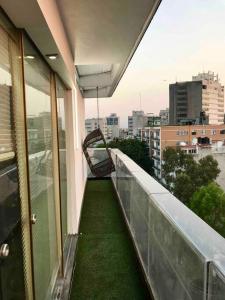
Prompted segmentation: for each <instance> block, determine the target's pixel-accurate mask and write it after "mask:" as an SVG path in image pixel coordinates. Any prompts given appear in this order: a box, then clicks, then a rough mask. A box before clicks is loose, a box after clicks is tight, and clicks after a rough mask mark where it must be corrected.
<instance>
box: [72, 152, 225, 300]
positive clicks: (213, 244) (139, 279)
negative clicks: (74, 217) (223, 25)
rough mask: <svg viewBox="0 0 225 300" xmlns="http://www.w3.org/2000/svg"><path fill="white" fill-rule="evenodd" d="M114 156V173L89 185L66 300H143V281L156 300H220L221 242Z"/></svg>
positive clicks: (224, 275)
mask: <svg viewBox="0 0 225 300" xmlns="http://www.w3.org/2000/svg"><path fill="white" fill-rule="evenodd" d="M102 152H103V151H102ZM111 153H112V158H113V161H114V163H115V167H116V172H114V173H113V174H112V176H111V178H109V180H108V181H102V180H100V181H88V183H87V187H86V193H85V200H84V206H83V212H82V217H81V224H80V234H79V238H78V250H77V255H76V264H75V272H74V280H73V284H72V293H71V299H75V298H76V299H96V297H97V298H98V297H100V299H107V297H108V298H111V297H112V298H113V299H122V298H123V297H124V295H127V296H128V297H127V298H126V297H125V298H126V299H148V297H150V294H148V289H147V287H146V285H145V284H144V281H143V278H145V279H146V280H147V285H148V287H149V288H150V290H151V292H152V295H153V297H154V298H153V299H196V300H199V299H223V298H224V295H225V240H224V238H223V237H222V236H220V235H219V234H218V233H217V232H215V231H214V230H213V229H212V228H211V227H210V226H208V225H207V224H206V223H205V222H203V221H202V220H201V219H200V218H199V217H198V216H197V215H195V214H194V213H193V212H192V211H191V210H189V209H188V208H187V207H186V206H185V205H184V204H182V203H181V202H180V201H179V200H178V199H176V198H175V197H174V196H173V195H172V194H171V193H170V192H169V191H168V190H166V189H165V188H164V187H163V186H162V185H160V184H159V183H158V182H157V181H155V180H154V179H153V178H152V177H151V176H150V175H148V174H147V173H146V172H145V171H144V170H143V169H142V168H140V167H139V166H138V165H137V164H136V163H134V162H133V161H132V160H131V159H130V158H128V157H127V156H126V155H125V154H123V153H122V152H120V151H119V150H116V149H114V150H111ZM94 155H96V157H98V159H99V157H100V156H101V149H96V150H94ZM123 220H125V223H126V224H127V228H128V231H127V229H126V227H125V226H124V221H123ZM130 237H131V240H132V241H133V245H134V246H135V247H134V248H135V252H136V255H137V257H138V261H139V263H137V260H136V258H135V254H134V250H133V247H132V246H131V242H130ZM139 265H140V266H141V268H140V267H139ZM140 270H142V271H143V274H144V276H143V275H142V272H141V271H140ZM125 298H123V299H125Z"/></svg>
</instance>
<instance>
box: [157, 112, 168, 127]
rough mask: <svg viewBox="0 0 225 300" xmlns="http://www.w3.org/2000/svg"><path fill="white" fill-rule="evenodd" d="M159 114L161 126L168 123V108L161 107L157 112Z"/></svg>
mask: <svg viewBox="0 0 225 300" xmlns="http://www.w3.org/2000/svg"><path fill="white" fill-rule="evenodd" d="M159 116H160V125H161V126H166V125H169V108H166V109H161V110H160V112H159Z"/></svg>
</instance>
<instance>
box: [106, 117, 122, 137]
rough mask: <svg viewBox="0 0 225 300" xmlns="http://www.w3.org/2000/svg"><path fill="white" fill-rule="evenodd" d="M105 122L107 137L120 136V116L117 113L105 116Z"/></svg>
mask: <svg viewBox="0 0 225 300" xmlns="http://www.w3.org/2000/svg"><path fill="white" fill-rule="evenodd" d="M106 124H107V138H109V139H114V138H119V136H120V118H119V117H118V116H117V114H115V113H112V114H111V115H110V116H109V117H106Z"/></svg>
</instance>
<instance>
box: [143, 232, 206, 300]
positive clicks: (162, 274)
mask: <svg viewBox="0 0 225 300" xmlns="http://www.w3.org/2000/svg"><path fill="white" fill-rule="evenodd" d="M148 234H149V273H148V280H149V282H150V286H151V289H152V291H153V293H154V296H155V299H184V300H190V299H191V296H190V294H189V293H188V291H187V290H186V289H185V287H184V286H183V285H182V282H181V281H180V280H179V277H178V276H177V274H176V272H174V269H173V268H172V266H171V264H170V262H169V261H168V259H167V257H166V256H165V254H164V251H163V249H162V247H161V246H160V244H159V242H158V240H157V239H156V238H155V234H154V233H153V231H152V230H149V231H148ZM200 299H201V298H200Z"/></svg>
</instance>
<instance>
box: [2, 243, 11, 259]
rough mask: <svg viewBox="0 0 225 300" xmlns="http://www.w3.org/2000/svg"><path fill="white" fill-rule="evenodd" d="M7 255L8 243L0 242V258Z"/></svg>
mask: <svg viewBox="0 0 225 300" xmlns="http://www.w3.org/2000/svg"><path fill="white" fill-rule="evenodd" d="M8 255H9V245H8V244H2V245H1V247H0V258H4V257H7V256H8Z"/></svg>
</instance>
